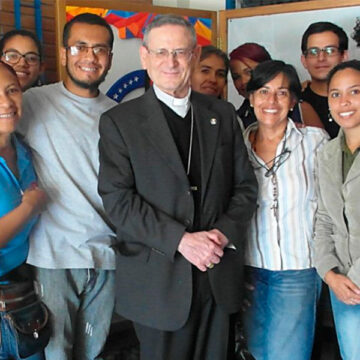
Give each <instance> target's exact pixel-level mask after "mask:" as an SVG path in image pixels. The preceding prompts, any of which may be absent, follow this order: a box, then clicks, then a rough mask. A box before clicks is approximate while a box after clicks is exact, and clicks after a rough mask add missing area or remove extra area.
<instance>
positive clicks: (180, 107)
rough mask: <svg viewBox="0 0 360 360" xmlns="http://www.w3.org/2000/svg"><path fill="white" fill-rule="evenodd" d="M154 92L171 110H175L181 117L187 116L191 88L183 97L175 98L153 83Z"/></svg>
mask: <svg viewBox="0 0 360 360" xmlns="http://www.w3.org/2000/svg"><path fill="white" fill-rule="evenodd" d="M153 88H154V92H155V95H156V97H157V98H158V99H159V100H160V101H162V102H163V103H164V104H166V105H167V106H168V107H169V108H170V109H171V110H173V111H174V112H175V113H176V114H178V115H179V116H181V117H183V118H184V117H185V116H186V114H187V113H188V111H189V108H190V95H191V88H189V91H188V93H187V95H186V96H185V97H183V98H175V97H173V96H171V95H169V94H167V93H165V92H164V91H162V90H160V89H159V88H158V87H157V86H156V85H155V84H154V85H153Z"/></svg>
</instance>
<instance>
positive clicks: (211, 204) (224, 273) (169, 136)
mask: <svg viewBox="0 0 360 360" xmlns="http://www.w3.org/2000/svg"><path fill="white" fill-rule="evenodd" d="M199 50H200V48H199V47H198V46H197V45H196V35H195V32H194V29H193V27H192V26H191V24H190V23H189V22H188V21H187V20H185V19H184V18H182V17H179V16H175V15H163V16H159V17H157V18H156V19H155V20H154V21H153V22H152V23H151V24H150V25H149V26H148V28H147V29H146V31H145V34H144V42H143V45H142V46H141V48H140V57H141V61H142V65H143V67H144V69H146V70H147V72H148V74H149V77H150V78H151V80H152V81H153V84H154V85H153V87H152V88H151V89H150V90H149V91H147V92H146V93H145V94H144V95H143V96H141V97H139V98H137V99H135V100H132V101H129V102H126V103H123V104H120V105H118V106H116V107H114V108H113V109H111V110H110V111H108V112H106V113H105V114H103V115H102V118H101V121H100V136H101V139H100V143H99V148H100V174H99V193H100V195H101V196H102V199H103V203H104V206H105V209H106V211H107V213H108V215H109V217H110V219H111V222H112V223H113V224H114V226H115V227H116V229H117V238H118V243H117V245H116V250H117V254H118V256H117V258H118V260H117V280H116V284H117V289H118V293H117V306H116V309H117V311H118V312H119V313H120V314H122V315H123V316H125V317H127V318H129V319H131V320H133V321H134V322H135V329H136V333H137V335H138V337H139V340H140V347H141V357H142V359H151V360H157V359H159V360H160V359H162V360H172V359H176V360H186V359H188V360H195V359H199V360H200V359H201V360H204V359H209V360H210V359H211V360H216V359H219V360H222V359H225V358H226V356H227V355H226V354H227V351H228V340H229V327H230V326H229V314H231V313H234V312H236V311H238V310H239V308H240V306H241V293H242V264H243V260H242V258H243V242H244V240H245V235H246V229H247V226H248V223H249V221H250V219H251V217H252V214H253V212H254V210H255V207H256V196H257V183H256V179H255V176H254V174H253V171H252V169H251V165H250V164H249V161H248V158H247V152H246V149H245V147H244V144H243V140H242V135H241V131H240V128H239V125H238V122H237V119H236V115H235V112H234V109H233V107H232V106H231V105H230V104H229V103H227V102H224V101H222V100H218V99H214V98H213V97H208V96H206V95H201V94H198V93H196V92H194V91H191V89H190V80H189V79H190V73H191V68H192V66H193V64H194V61H196V60H197V58H198V56H199Z"/></svg>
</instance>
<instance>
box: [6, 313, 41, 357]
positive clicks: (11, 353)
mask: <svg viewBox="0 0 360 360" xmlns="http://www.w3.org/2000/svg"><path fill="white" fill-rule="evenodd" d="M8 359H13V360H20V359H21V358H20V356H19V353H18V349H17V340H16V335H15V333H14V330H13V327H12V324H11V322H10V321H9V320H8V318H7V317H6V315H5V313H3V312H0V360H8ZM21 360H23V359H21ZM26 360H44V355H43V352H41V353H37V354H35V355H32V356H30V357H27V358H26Z"/></svg>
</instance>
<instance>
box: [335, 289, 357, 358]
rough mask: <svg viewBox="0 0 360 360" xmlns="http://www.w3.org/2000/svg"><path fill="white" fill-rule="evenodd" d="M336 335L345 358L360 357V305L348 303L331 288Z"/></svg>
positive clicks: (342, 355)
mask: <svg viewBox="0 0 360 360" xmlns="http://www.w3.org/2000/svg"><path fill="white" fill-rule="evenodd" d="M330 297H331V305H332V310H333V314H334V321H335V328H336V335H337V338H338V342H339V347H340V353H341V357H342V359H343V360H359V359H360V338H359V336H360V305H347V304H345V303H343V302H342V301H340V300H338V298H337V297H336V295H335V294H334V293H333V292H332V291H331V290H330Z"/></svg>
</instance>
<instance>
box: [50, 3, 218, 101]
mask: <svg viewBox="0 0 360 360" xmlns="http://www.w3.org/2000/svg"><path fill="white" fill-rule="evenodd" d="M84 12H91V13H95V14H97V15H99V16H102V17H103V18H104V19H105V20H106V21H107V22H108V23H109V24H110V26H111V28H112V30H113V32H114V47H113V62H112V67H111V69H110V71H109V73H108V75H107V77H106V79H105V81H104V82H103V83H102V84H101V85H100V90H101V91H103V92H104V93H105V94H107V95H108V96H109V97H111V98H112V99H114V100H115V101H117V102H122V101H126V100H129V99H132V98H134V97H137V96H139V95H141V94H142V93H143V92H144V88H145V85H146V73H145V71H144V70H142V68H141V63H140V58H139V48H140V45H141V44H142V36H143V30H144V28H145V27H146V25H147V24H148V23H150V22H151V21H152V20H153V19H154V17H155V16H156V15H158V14H169V13H171V14H178V15H181V16H184V17H186V18H187V19H188V20H189V21H190V22H191V23H192V24H193V26H194V28H195V31H196V34H197V40H198V43H199V44H200V45H208V44H216V36H217V33H216V29H217V13H216V12H215V11H205V10H204V11H203V10H193V9H179V8H172V7H163V6H152V5H151V0H145V1H142V0H135V1H134V0H133V1H131V2H130V1H122V0H57V2H56V39H57V49H60V47H61V46H62V31H63V28H64V25H65V23H66V21H69V20H70V19H71V18H72V17H74V16H76V15H77V14H80V13H84ZM57 69H58V73H59V78H60V79H63V78H64V77H65V69H64V68H63V67H62V66H61V63H60V57H59V51H58V55H57Z"/></svg>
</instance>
